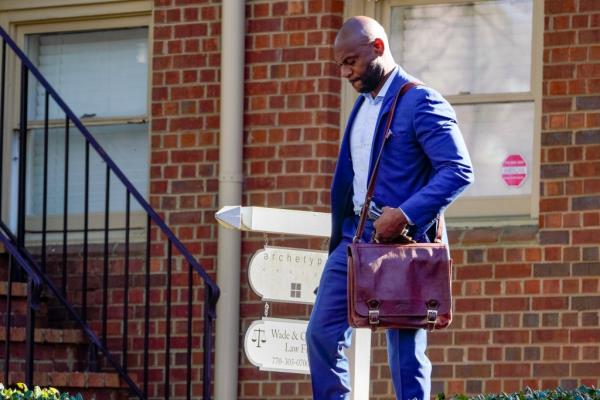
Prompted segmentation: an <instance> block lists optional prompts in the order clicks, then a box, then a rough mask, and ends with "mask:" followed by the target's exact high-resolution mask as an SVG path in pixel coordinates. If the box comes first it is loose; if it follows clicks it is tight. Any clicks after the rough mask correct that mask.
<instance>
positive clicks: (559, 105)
mask: <svg viewBox="0 0 600 400" xmlns="http://www.w3.org/2000/svg"><path fill="white" fill-rule="evenodd" d="M572 107H573V100H572V99H571V98H570V97H562V98H545V99H544V100H543V101H542V112H543V113H554V112H562V111H570V110H571V109H572ZM559 133H562V132H559Z"/></svg>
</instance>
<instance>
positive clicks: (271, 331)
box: [244, 318, 309, 374]
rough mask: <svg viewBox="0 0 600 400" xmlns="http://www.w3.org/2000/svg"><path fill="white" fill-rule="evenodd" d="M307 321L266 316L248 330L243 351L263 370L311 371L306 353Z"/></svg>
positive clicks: (303, 372)
mask: <svg viewBox="0 0 600 400" xmlns="http://www.w3.org/2000/svg"><path fill="white" fill-rule="evenodd" d="M307 326H308V321H298V320H291V319H279V318H263V319H262V320H260V321H254V322H252V324H251V325H250V327H249V328H248V330H247V331H246V336H245V338H244V351H245V352H246V357H248V360H250V362H251V363H252V364H253V365H256V366H257V367H258V368H259V369H260V370H262V371H277V372H292V373H298V374H309V369H308V355H307V353H306V327H307Z"/></svg>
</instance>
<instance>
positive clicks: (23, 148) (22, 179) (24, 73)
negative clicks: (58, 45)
mask: <svg viewBox="0 0 600 400" xmlns="http://www.w3.org/2000/svg"><path fill="white" fill-rule="evenodd" d="M28 78H29V71H28V70H27V66H26V65H25V64H24V63H22V64H21V106H20V116H19V178H18V179H19V186H18V200H17V202H18V205H17V207H18V211H17V246H18V247H19V248H22V247H23V245H24V244H25V211H26V210H25V195H26V193H25V189H26V180H27V173H26V171H25V168H26V167H27V101H28V100H27V92H28V82H27V81H28Z"/></svg>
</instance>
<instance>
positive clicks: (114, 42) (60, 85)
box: [27, 28, 148, 120]
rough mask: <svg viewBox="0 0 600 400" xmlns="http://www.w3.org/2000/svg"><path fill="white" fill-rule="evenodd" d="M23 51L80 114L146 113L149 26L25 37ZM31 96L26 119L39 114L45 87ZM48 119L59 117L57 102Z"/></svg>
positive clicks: (40, 115)
mask: <svg viewBox="0 0 600 400" xmlns="http://www.w3.org/2000/svg"><path fill="white" fill-rule="evenodd" d="M27 39H28V40H27V43H28V53H29V56H30V57H31V58H32V60H33V62H34V63H35V64H36V65H37V67H38V68H39V69H40V72H41V73H42V74H43V75H44V76H45V77H46V79H47V80H48V82H50V85H52V86H53V87H54V89H55V90H56V91H57V92H58V94H59V95H60V96H61V97H62V98H63V100H65V102H66V103H67V104H68V105H69V107H71V108H72V109H73V111H74V112H75V114H76V115H77V116H79V117H80V118H81V117H86V116H87V117H122V116H134V115H146V114H147V111H146V109H147V104H146V103H147V102H146V98H147V86H148V29H147V28H134V29H115V30H106V31H94V32H71V33H44V34H37V35H28V37H27ZM32 90H33V91H34V92H35V93H32V94H33V95H32V96H30V98H31V99H32V103H33V104H31V105H30V110H31V111H30V118H32V119H36V120H41V119H43V118H44V96H45V93H44V90H43V88H42V87H41V85H39V84H37V85H36V86H35V87H33V88H32ZM50 111H51V112H50V118H51V119H52V118H61V114H62V113H61V112H60V111H59V110H58V107H56V105H54V104H53V105H52V106H51V108H50Z"/></svg>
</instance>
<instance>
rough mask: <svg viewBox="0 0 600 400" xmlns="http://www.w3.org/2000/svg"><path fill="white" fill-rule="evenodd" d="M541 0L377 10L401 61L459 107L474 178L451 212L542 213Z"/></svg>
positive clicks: (452, 0)
mask: <svg viewBox="0 0 600 400" xmlns="http://www.w3.org/2000/svg"><path fill="white" fill-rule="evenodd" d="M540 6H541V5H540V3H539V2H537V1H534V0H480V1H471V2H464V1H456V0H447V1H440V2H429V1H428V2H422V1H401V0H388V1H386V2H383V4H382V5H381V8H380V9H379V10H378V11H379V12H380V13H381V15H382V18H381V19H380V20H381V21H382V23H383V25H384V27H385V28H386V30H387V32H388V33H389V36H390V38H389V39H390V48H391V50H392V53H393V54H394V58H395V59H396V62H397V63H398V64H400V65H401V66H402V67H403V68H404V69H405V70H406V71H407V72H408V73H410V74H412V75H414V76H415V77H417V78H418V79H420V80H422V81H423V82H425V83H426V84H427V85H428V86H431V87H433V88H435V89H436V90H438V91H439V92H441V93H442V94H443V95H444V97H446V98H447V99H448V100H449V101H450V102H451V103H452V104H453V106H454V108H455V110H456V113H457V116H458V120H459V124H460V127H461V130H462V132H463V135H464V138H465V141H466V143H467V147H468V148H469V152H470V154H471V158H472V160H473V163H474V167H475V173H476V182H475V184H474V185H472V186H471V187H470V188H469V189H467V191H465V193H464V194H463V196H462V197H461V198H460V199H459V200H458V201H457V202H456V203H455V204H454V205H452V206H451V207H450V209H449V210H448V215H449V216H451V217H473V216H481V217H489V216H521V217H526V218H531V217H535V216H536V214H537V201H538V193H537V180H538V175H539V156H538V153H539V145H538V142H539V139H538V138H539V131H540V129H541V127H540V114H541V73H540V72H539V71H540V68H541V61H542V55H541V46H540V45H539V43H541V35H540V31H541V28H540V26H541V22H540V21H539V19H540V18H539V16H540V15H542V11H541V10H538V9H537V7H540ZM375 14H377V10H375ZM433 37H435V38H437V39H436V40H431V38H433ZM534 37H535V38H538V39H539V40H533V38H534Z"/></svg>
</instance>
